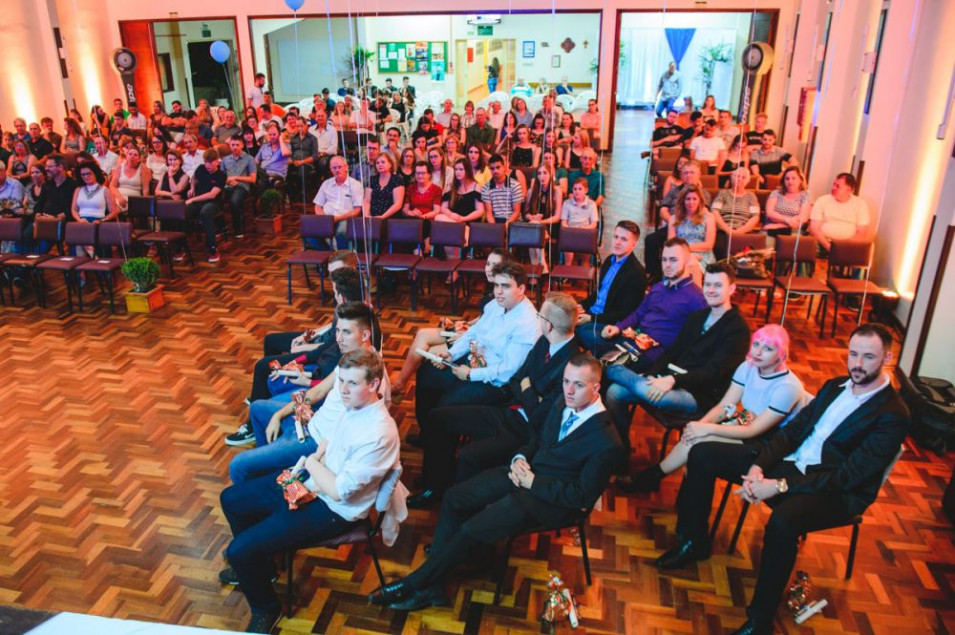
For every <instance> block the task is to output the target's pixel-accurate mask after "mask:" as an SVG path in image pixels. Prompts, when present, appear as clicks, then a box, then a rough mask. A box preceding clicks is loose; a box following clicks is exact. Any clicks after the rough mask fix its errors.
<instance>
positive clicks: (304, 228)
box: [300, 214, 335, 238]
mask: <svg viewBox="0 0 955 635" xmlns="http://www.w3.org/2000/svg"><path fill="white" fill-rule="evenodd" d="M301 223H302V224H301V226H300V231H301V234H302V238H331V237H332V236H334V235H335V217H334V216H330V215H327V214H304V215H302V218H301Z"/></svg>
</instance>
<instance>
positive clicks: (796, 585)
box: [786, 571, 829, 624]
mask: <svg viewBox="0 0 955 635" xmlns="http://www.w3.org/2000/svg"><path fill="white" fill-rule="evenodd" d="M810 589H812V582H810V581H809V574H808V573H806V572H805V571H797V572H796V579H795V580H794V581H793V583H792V584H791V585H789V589H788V590H787V591H786V596H787V599H786V607H787V608H788V609H789V612H790V613H792V614H793V618H794V619H795V620H796V624H802V623H803V622H805V621H806V620H808V619H809V618H810V617H812V616H813V615H815V614H816V613H820V612H822V609H824V608H825V607H826V605H827V604H829V602H827V601H826V600H818V601H816V602H810V601H809V590H810Z"/></svg>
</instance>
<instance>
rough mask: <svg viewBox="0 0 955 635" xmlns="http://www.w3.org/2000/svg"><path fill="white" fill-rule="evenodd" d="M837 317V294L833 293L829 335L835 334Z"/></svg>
mask: <svg viewBox="0 0 955 635" xmlns="http://www.w3.org/2000/svg"><path fill="white" fill-rule="evenodd" d="M838 317H839V294H838V293H837V294H835V295H834V296H833V298H832V331H831V333H830V336H831V337H835V336H836V318H838Z"/></svg>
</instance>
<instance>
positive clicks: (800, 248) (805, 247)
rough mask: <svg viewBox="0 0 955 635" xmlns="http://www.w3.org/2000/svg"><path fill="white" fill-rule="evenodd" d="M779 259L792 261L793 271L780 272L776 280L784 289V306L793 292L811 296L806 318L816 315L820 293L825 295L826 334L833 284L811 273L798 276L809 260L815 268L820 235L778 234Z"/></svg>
mask: <svg viewBox="0 0 955 635" xmlns="http://www.w3.org/2000/svg"><path fill="white" fill-rule="evenodd" d="M776 263H777V264H778V265H788V266H789V275H777V276H776V277H775V279H774V280H773V284H774V285H775V286H776V288H777V289H782V291H783V307H784V309H783V310H784V311H785V307H786V305H787V304H788V303H789V297H790V296H792V295H805V296H809V306H808V308H807V309H806V319H809V318H810V317H812V302H813V299H814V298H816V297H820V298H822V321H821V322H820V324H819V337H822V336H823V331H824V328H825V324H826V308H827V306H828V304H829V287H827V286H826V285H825V284H823V283H822V282H820V281H819V280H816V279H815V278H813V277H812V276H811V275H809V276H797V275H796V272H797V271H798V270H799V265H802V264H808V265H811V267H810V268H814V267H815V264H816V239H815V238H811V237H809V236H800V235H798V234H797V235H796V236H777V237H776Z"/></svg>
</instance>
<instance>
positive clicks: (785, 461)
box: [657, 324, 910, 634]
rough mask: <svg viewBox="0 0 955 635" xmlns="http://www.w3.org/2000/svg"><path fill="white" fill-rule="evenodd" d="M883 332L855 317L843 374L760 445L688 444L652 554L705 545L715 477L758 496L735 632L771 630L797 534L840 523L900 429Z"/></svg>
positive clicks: (683, 555)
mask: <svg viewBox="0 0 955 635" xmlns="http://www.w3.org/2000/svg"><path fill="white" fill-rule="evenodd" d="M891 346H892V335H891V334H890V333H889V331H888V330H887V329H886V328H885V327H883V326H881V325H878V324H863V325H862V326H860V327H858V328H856V330H855V331H853V333H852V336H851V337H850V338H849V356H848V360H847V368H848V370H849V376H848V377H838V378H836V379H830V380H829V381H828V382H826V383H825V385H824V386H823V387H822V389H821V390H820V391H819V396H818V397H816V399H815V400H813V402H812V403H811V404H809V405H808V406H806V407H805V408H804V409H803V410H802V411H801V412H800V413H799V414H798V415H797V416H796V417H795V418H794V419H793V420H792V421H791V422H789V423H788V424H787V425H786V426H785V427H783V428H781V429H780V430H779V432H778V433H777V434H776V435H775V436H774V437H773V438H772V439H771V440H769V441H767V442H766V443H765V444H764V445H762V446H759V447H757V448H754V447H753V446H747V445H732V444H727V443H716V442H709V443H700V444H697V445H694V447H693V449H692V450H691V451H690V456H689V460H688V462H687V472H686V478H685V479H684V481H683V486H682V489H681V490H680V495H679V497H678V498H677V501H678V503H677V508H678V511H679V518H678V520H677V525H676V533H677V539H678V544H677V546H676V547H675V548H674V549H671V550H670V551H668V552H666V553H665V554H663V555H662V556H660V558H658V559H657V566H658V567H659V568H661V569H679V568H682V567H685V566H686V565H688V564H690V563H691V562H694V561H696V560H705V559H706V558H708V557H709V555H710V545H709V543H708V540H707V520H708V518H709V512H710V504H711V501H712V499H713V488H714V484H715V482H716V479H718V478H723V479H729V480H735V481H736V482H739V480H740V476H739V475H741V474H742V475H743V477H742V488H741V489H739V490H738V491H737V494H738V495H739V496H740V497H741V498H743V499H744V500H745V501H747V502H749V503H753V504H759V503H760V501H766V502H767V504H768V505H769V506H770V507H771V508H772V515H771V516H770V517H769V522H768V523H767V524H766V533H765V537H764V538H763V550H762V558H760V567H759V573H758V577H757V580H756V588H755V591H754V592H753V599H752V601H751V602H750V604H749V607H748V608H747V609H746V613H747V617H748V619H747V621H746V622H745V623H744V624H743V625H742V626H741V627H740V628H739V629H738V630H737V631H736V633H740V634H760V633H766V634H768V633H772V632H773V617H774V615H775V614H776V608H777V606H778V605H779V600H780V598H781V597H782V594H783V590H784V589H785V588H786V583H787V581H788V580H789V575H790V573H791V572H792V570H793V566H794V565H795V564H796V553H797V550H798V543H799V537H800V536H802V535H804V534H806V533H808V532H811V531H816V530H819V529H825V528H827V527H833V526H839V525H840V524H844V523H848V522H849V521H850V520H851V519H852V518H853V517H854V516H856V515H858V514H861V513H863V512H864V511H865V509H866V508H867V507H868V506H869V505H871V504H872V502H873V501H874V500H875V498H876V496H877V495H878V493H879V487H880V486H881V485H882V479H883V477H884V474H885V471H886V469H887V468H888V467H889V465H891V464H892V462H893V461H894V460H895V457H896V456H897V454H898V452H899V446H900V444H901V443H902V441H903V440H904V439H905V435H906V433H907V432H908V429H909V424H910V418H909V412H908V410H907V409H906V407H905V404H904V403H903V402H902V398H901V397H900V396H899V394H898V393H897V392H896V391H895V389H894V388H892V386H891V384H890V383H889V377H888V375H886V374H885V373H884V371H883V368H884V366H885V364H887V363H888V362H889V361H891V359H892V353H891V351H890V349H891Z"/></svg>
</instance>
